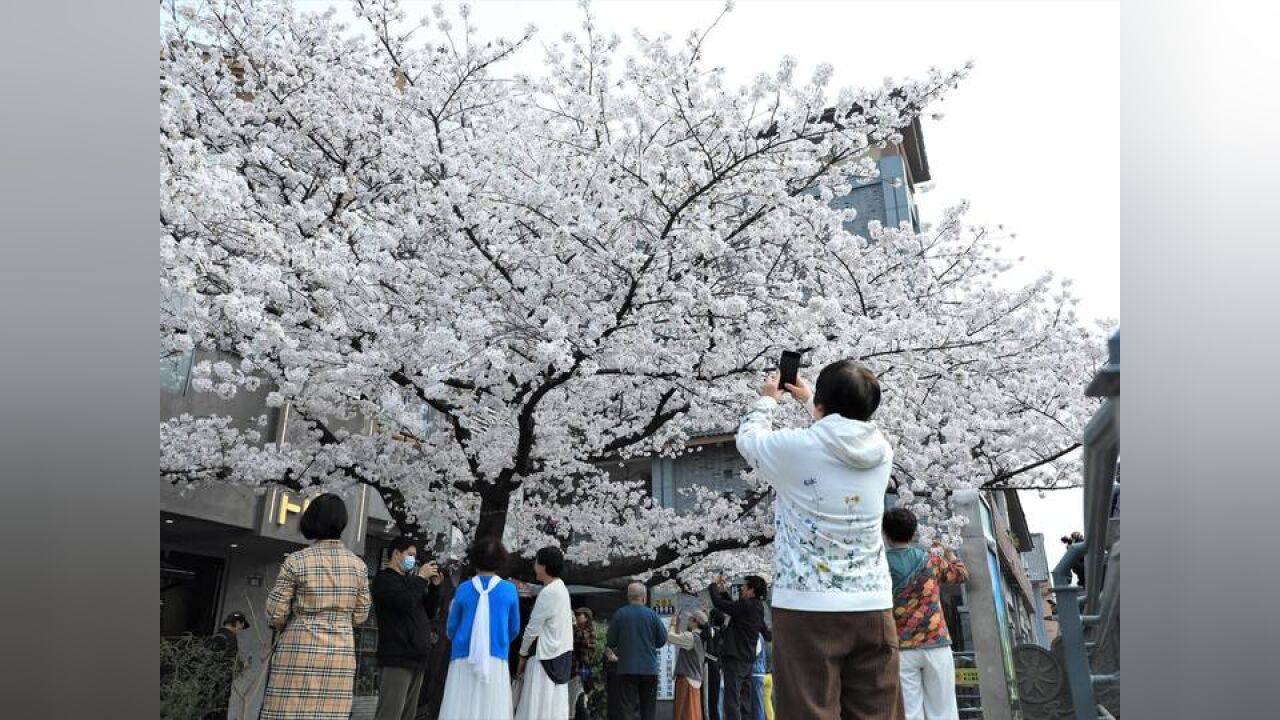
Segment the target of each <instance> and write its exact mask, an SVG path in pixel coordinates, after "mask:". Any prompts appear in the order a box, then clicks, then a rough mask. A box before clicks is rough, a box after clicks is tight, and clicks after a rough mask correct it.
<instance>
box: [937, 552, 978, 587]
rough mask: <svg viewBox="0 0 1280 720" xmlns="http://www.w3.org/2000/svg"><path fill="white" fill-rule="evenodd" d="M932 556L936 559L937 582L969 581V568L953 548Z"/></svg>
mask: <svg viewBox="0 0 1280 720" xmlns="http://www.w3.org/2000/svg"><path fill="white" fill-rule="evenodd" d="M934 557H935V558H936V560H937V567H938V580H939V582H942V583H946V584H951V585H959V584H960V583H964V582H968V581H969V568H968V567H966V566H965V564H964V561H963V560H961V559H960V557H959V556H958V555H956V553H955V551H954V550H947V551H946V552H945V553H944V554H943V555H941V556H937V555H935V556H934Z"/></svg>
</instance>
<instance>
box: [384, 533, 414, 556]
mask: <svg viewBox="0 0 1280 720" xmlns="http://www.w3.org/2000/svg"><path fill="white" fill-rule="evenodd" d="M387 547H389V548H390V549H391V552H393V553H402V552H404V551H406V550H408V549H409V548H417V547H418V541H417V540H415V539H413V538H411V537H409V536H408V535H401V536H400V537H398V538H396V539H395V540H392V541H391V544H390V545H388V546H387Z"/></svg>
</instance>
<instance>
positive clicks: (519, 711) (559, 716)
mask: <svg viewBox="0 0 1280 720" xmlns="http://www.w3.org/2000/svg"><path fill="white" fill-rule="evenodd" d="M522 684H523V686H524V687H523V688H522V689H521V691H520V702H519V704H518V705H516V720H569V686H568V685H557V684H555V683H553V682H551V678H550V677H548V676H547V671H546V670H545V669H543V667H542V662H541V661H539V660H538V659H537V658H529V662H528V663H527V664H526V665H525V668H524V682H523V683H522Z"/></svg>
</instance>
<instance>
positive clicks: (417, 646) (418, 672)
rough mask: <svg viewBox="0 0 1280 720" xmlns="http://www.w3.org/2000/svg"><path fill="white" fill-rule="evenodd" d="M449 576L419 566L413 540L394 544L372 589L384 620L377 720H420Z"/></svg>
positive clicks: (427, 565) (429, 564) (381, 624)
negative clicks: (442, 594)
mask: <svg viewBox="0 0 1280 720" xmlns="http://www.w3.org/2000/svg"><path fill="white" fill-rule="evenodd" d="M442 579H443V577H442V576H441V575H440V571H439V569H438V568H437V567H436V564H435V563H433V562H427V563H423V564H422V565H418V549H417V545H416V543H415V541H414V540H413V539H412V538H406V537H399V538H396V539H395V540H393V541H391V557H390V558H389V559H388V561H387V565H386V567H384V568H382V569H381V570H379V571H378V574H377V575H375V576H374V578H373V583H372V585H371V586H370V592H371V593H372V595H373V609H374V612H375V613H377V617H378V666H379V667H380V668H381V669H382V670H381V674H380V675H379V678H378V710H377V714H376V715H375V717H376V718H377V720H414V718H415V717H416V716H417V714H418V696H419V695H420V694H421V693H422V682H423V679H424V677H425V675H426V669H427V662H428V658H429V656H430V653H431V619H432V617H434V616H435V613H436V606H437V604H438V602H439V588H440V581H441V580H442Z"/></svg>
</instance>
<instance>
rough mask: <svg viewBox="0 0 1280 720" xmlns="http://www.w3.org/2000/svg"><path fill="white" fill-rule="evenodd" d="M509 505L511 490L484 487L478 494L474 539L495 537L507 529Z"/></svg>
mask: <svg viewBox="0 0 1280 720" xmlns="http://www.w3.org/2000/svg"><path fill="white" fill-rule="evenodd" d="M510 507H511V492H510V491H509V490H497V489H494V488H486V489H485V490H484V491H483V492H482V493H481V494H480V522H479V523H477V524H476V534H475V536H474V539H476V540H479V539H480V538H497V539H498V540H501V539H502V534H503V533H504V532H505V531H506V529H507V511H508V509H509V508H510Z"/></svg>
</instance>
